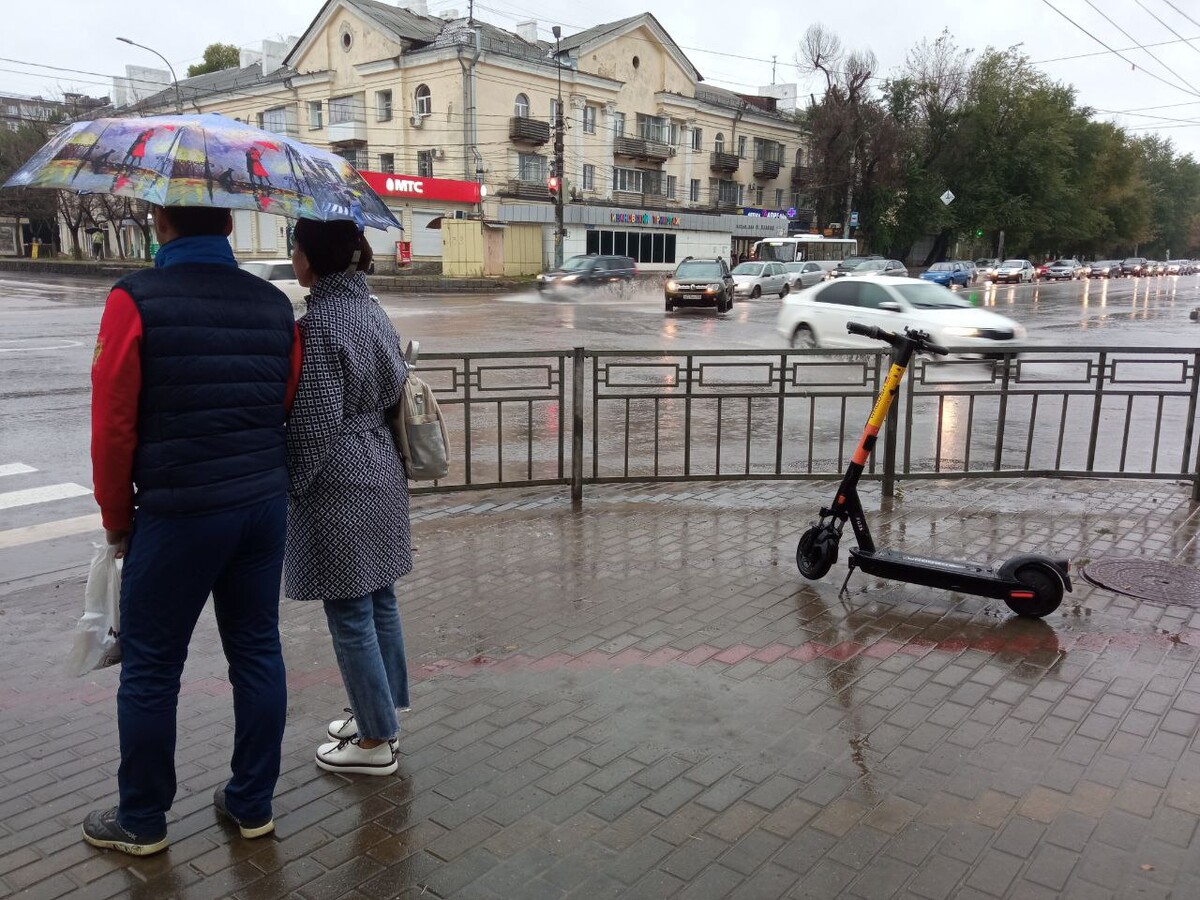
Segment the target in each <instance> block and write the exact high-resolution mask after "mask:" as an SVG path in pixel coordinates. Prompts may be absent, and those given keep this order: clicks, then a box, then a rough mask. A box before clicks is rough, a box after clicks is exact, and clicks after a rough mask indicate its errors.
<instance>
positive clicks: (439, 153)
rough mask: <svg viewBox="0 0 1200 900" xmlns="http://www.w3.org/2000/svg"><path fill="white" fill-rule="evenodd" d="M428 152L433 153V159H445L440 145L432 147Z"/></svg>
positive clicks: (444, 152)
mask: <svg viewBox="0 0 1200 900" xmlns="http://www.w3.org/2000/svg"><path fill="white" fill-rule="evenodd" d="M429 152H430V153H432V154H433V158H434V159H445V158H446V151H445V150H443V149H442V148H441V147H434V148H433V149H432V150H430V151H429Z"/></svg>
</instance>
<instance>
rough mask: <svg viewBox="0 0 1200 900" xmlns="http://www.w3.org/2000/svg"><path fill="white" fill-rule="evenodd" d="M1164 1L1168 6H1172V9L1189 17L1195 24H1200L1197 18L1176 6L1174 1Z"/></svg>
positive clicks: (1186, 17)
mask: <svg viewBox="0 0 1200 900" xmlns="http://www.w3.org/2000/svg"><path fill="white" fill-rule="evenodd" d="M1163 3H1165V4H1167V6H1169V7H1171V9H1173V10H1175V12H1177V13H1179V14H1180V15H1181V16H1183V17H1184V18H1185V19H1187V20H1188V21H1189V22H1191V23H1192V24H1193V25H1198V26H1200V22H1197V21H1196V20H1195V19H1193V18H1192V17H1191V16H1189V15H1188V14H1187V13H1185V12H1184V11H1183V10H1182V9H1180V8H1179V7H1178V6H1176V5H1175V4H1174V3H1172V2H1171V0H1163Z"/></svg>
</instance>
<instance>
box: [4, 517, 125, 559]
mask: <svg viewBox="0 0 1200 900" xmlns="http://www.w3.org/2000/svg"><path fill="white" fill-rule="evenodd" d="M102 527H103V526H102V525H101V524H100V514H99V513H92V514H90V515H86V516H76V517H75V518H73V519H59V520H58V521H57V522H43V523H42V524H41V525H27V526H25V527H24V528H9V529H7V530H6V531H0V550H8V549H10V548H12V547H23V546H24V545H26V544H36V543H37V542H38V541H49V540H53V539H54V538H60V537H69V536H71V535H73V534H86V533H87V532H89V531H95V532H99V531H100V530H101V529H102Z"/></svg>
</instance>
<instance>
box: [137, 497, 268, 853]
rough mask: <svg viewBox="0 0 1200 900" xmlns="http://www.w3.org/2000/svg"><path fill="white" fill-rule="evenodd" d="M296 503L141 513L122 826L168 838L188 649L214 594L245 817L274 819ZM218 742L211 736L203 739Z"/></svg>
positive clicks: (232, 791) (237, 806)
mask: <svg viewBox="0 0 1200 900" xmlns="http://www.w3.org/2000/svg"><path fill="white" fill-rule="evenodd" d="M286 533H287V499H286V498H284V497H280V498H278V499H276V500H268V501H266V502H264V503H258V504H255V505H253V506H247V507H244V508H241V509H234V510H227V511H223V512H217V513H211V514H207V515H202V516H163V515H155V514H154V513H146V512H143V511H141V510H139V511H138V512H137V515H136V516H135V518H134V523H133V533H132V535H131V536H130V541H129V552H128V555H127V556H126V557H125V566H124V569H123V574H122V577H121V651H122V660H121V686H120V688H119V689H118V690H117V727H118V730H119V732H120V737H121V767H120V769H119V770H118V772H117V784H118V787H119V789H120V797H121V802H120V807H119V810H118V814H117V819H118V821H119V822H120V823H121V826H122V827H123V828H125V829H127V830H129V831H132V832H133V833H134V834H138V835H151V836H152V835H158V834H162V833H163V831H164V830H165V829H166V826H167V817H166V814H167V810H168V809H170V808H171V802H172V801H173V800H174V799H175V715H176V707H177V706H178V703H179V680H180V676H181V675H182V674H183V664H184V661H185V660H186V659H187V652H188V643H189V642H190V641H191V637H192V630H193V629H194V628H195V627H196V621H197V620H198V619H199V618H200V612H201V610H203V609H204V604H205V603H206V602H207V600H208V595H209V594H210V593H211V594H212V597H213V609H214V612H215V613H216V618H217V629H218V631H219V632H220V635H221V646H222V648H223V649H224V651H225V658H226V660H227V661H228V662H229V681H230V683H231V684H232V685H233V719H234V732H233V758H232V761H231V768H232V770H233V778H232V779H231V780H230V781H229V784H228V785H227V786H226V788H225V801H226V805H227V806H228V808H229V811H230V812H231V813H232V814H233V815H234V816H236V817H237V818H239V819H245V820H249V821H254V820H258V819H264V818H270V816H271V796H272V794H274V792H275V782H276V781H277V780H278V778H279V758H280V746H281V744H282V742H283V726H284V721H285V719H286V715H287V681H286V676H285V672H284V668H283V653H282V650H281V648H280V645H279V579H280V573H281V572H282V570H283V547H284V539H285V536H286ZM197 737H198V738H199V739H202V740H207V739H208V738H209V737H211V735H205V734H202V735H198V736H197Z"/></svg>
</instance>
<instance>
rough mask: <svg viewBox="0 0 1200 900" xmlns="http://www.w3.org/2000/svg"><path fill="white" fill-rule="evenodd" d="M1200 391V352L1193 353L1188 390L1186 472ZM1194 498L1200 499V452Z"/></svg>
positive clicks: (1194, 475)
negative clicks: (1190, 383) (1190, 386)
mask: <svg viewBox="0 0 1200 900" xmlns="http://www.w3.org/2000/svg"><path fill="white" fill-rule="evenodd" d="M1198 393H1200V353H1195V354H1193V355H1192V388H1191V390H1190V391H1188V411H1187V426H1186V428H1185V430H1184V433H1183V470H1184V471H1185V472H1186V471H1187V467H1188V463H1189V462H1191V457H1192V434H1193V433H1195V430H1196V398H1197V394H1198ZM1192 500H1193V501H1200V452H1197V455H1196V468H1195V471H1194V472H1193V473H1192Z"/></svg>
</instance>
